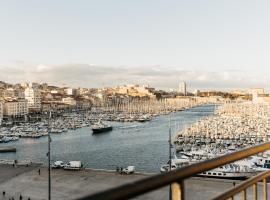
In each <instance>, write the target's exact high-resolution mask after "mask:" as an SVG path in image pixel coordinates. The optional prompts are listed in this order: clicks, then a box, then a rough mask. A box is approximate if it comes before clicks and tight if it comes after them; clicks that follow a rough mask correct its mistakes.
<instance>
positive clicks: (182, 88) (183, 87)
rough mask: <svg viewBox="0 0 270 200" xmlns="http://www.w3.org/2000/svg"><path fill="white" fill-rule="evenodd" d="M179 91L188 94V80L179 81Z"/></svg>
mask: <svg viewBox="0 0 270 200" xmlns="http://www.w3.org/2000/svg"><path fill="white" fill-rule="evenodd" d="M179 93H182V94H183V95H185V96H186V95H187V84H186V82H184V81H182V82H180V83H179Z"/></svg>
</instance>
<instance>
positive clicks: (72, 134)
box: [0, 105, 215, 172]
mask: <svg viewBox="0 0 270 200" xmlns="http://www.w3.org/2000/svg"><path fill="white" fill-rule="evenodd" d="M214 109H215V106H214V105H206V106H198V107H194V108H191V109H188V110H185V111H181V112H175V113H171V114H170V115H162V116H158V117H156V118H154V119H153V120H152V121H149V122H145V123H140V122H126V123H122V122H108V123H110V124H112V125H113V131H111V132H107V133H101V134H95V135H93V134H92V130H91V129H90V128H89V127H84V128H81V129H77V130H69V131H68V132H67V133H62V134H51V137H52V143H51V159H52V160H53V161H56V160H62V161H65V162H67V161H70V160H81V161H82V163H83V165H84V166H85V167H89V168H97V169H116V167H126V166H128V165H134V166H135V167H136V171H142V172H158V171H159V169H160V166H161V165H162V164H164V163H166V162H167V161H168V157H169V155H168V154H169V153H168V151H169V145H168V137H169V134H168V132H169V121H170V118H171V129H172V138H174V135H175V134H176V133H177V132H178V131H181V130H182V129H183V128H185V127H188V126H189V125H191V124H193V123H194V122H196V121H198V120H200V119H202V118H204V117H207V116H209V115H213V113H214ZM0 146H1V147H2V146H13V147H16V148H17V152H16V153H1V154H0V159H10V160H11V159H12V160H14V159H17V160H29V161H32V162H42V163H44V164H46V163H47V155H46V154H47V151H48V138H47V137H41V138H38V139H31V138H20V139H19V140H18V141H14V142H9V143H1V144H0Z"/></svg>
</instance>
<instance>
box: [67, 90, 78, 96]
mask: <svg viewBox="0 0 270 200" xmlns="http://www.w3.org/2000/svg"><path fill="white" fill-rule="evenodd" d="M65 93H66V94H67V95H70V96H72V95H76V94H77V90H76V89H74V88H66V89H65Z"/></svg>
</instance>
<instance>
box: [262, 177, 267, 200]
mask: <svg viewBox="0 0 270 200" xmlns="http://www.w3.org/2000/svg"><path fill="white" fill-rule="evenodd" d="M263 197H264V200H267V179H266V178H264V179H263Z"/></svg>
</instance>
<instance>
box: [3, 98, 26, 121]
mask: <svg viewBox="0 0 270 200" xmlns="http://www.w3.org/2000/svg"><path fill="white" fill-rule="evenodd" d="M27 114H28V104H27V100H26V99H18V100H13V99H12V100H5V102H4V106H3V115H4V116H13V117H16V116H23V115H27Z"/></svg>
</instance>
